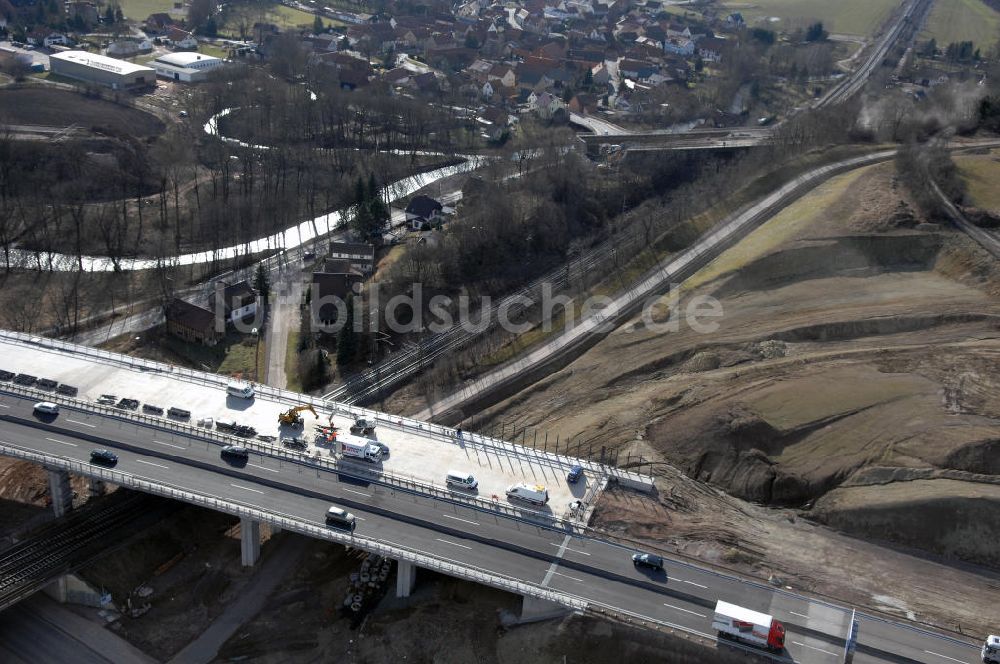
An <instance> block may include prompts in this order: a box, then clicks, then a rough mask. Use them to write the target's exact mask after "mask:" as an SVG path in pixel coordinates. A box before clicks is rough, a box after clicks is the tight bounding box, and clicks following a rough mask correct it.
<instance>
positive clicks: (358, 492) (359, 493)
mask: <svg viewBox="0 0 1000 664" xmlns="http://www.w3.org/2000/svg"><path fill="white" fill-rule="evenodd" d="M343 490H344V491H346V492H348V493H356V494H358V495H359V496H365V497H366V498H371V497H372V495H371V494H370V493H365V492H364V491H355V490H354V489H343Z"/></svg>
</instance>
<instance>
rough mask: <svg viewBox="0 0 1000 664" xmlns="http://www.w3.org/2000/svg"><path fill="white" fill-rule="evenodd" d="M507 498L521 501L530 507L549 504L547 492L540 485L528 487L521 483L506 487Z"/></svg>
mask: <svg viewBox="0 0 1000 664" xmlns="http://www.w3.org/2000/svg"><path fill="white" fill-rule="evenodd" d="M507 497H508V498H516V499H518V500H523V501H526V502H529V503H531V504H532V505H544V504H545V503H547V502H549V491H548V489H546V488H545V487H544V486H542V485H541V484H536V485H535V486H528V485H527V484H524V483H523V482H522V483H521V484H514V485H512V486H509V487H507Z"/></svg>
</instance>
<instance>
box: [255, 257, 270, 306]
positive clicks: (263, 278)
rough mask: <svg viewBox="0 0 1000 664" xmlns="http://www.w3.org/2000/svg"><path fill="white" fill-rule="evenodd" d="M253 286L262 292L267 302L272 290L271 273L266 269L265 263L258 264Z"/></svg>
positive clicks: (261, 294)
mask: <svg viewBox="0 0 1000 664" xmlns="http://www.w3.org/2000/svg"><path fill="white" fill-rule="evenodd" d="M253 287H254V288H255V289H256V290H257V292H258V293H260V296H261V297H262V298H264V301H265V302H267V296H268V294H269V293H270V292H271V275H270V274H269V273H268V271H267V270H266V269H264V265H263V263H261V264H258V265H257V271H256V272H254V275H253Z"/></svg>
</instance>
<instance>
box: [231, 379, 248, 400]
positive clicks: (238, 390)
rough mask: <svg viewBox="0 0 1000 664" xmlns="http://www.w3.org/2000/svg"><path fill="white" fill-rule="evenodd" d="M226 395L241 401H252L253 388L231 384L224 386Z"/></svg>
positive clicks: (241, 384)
mask: <svg viewBox="0 0 1000 664" xmlns="http://www.w3.org/2000/svg"><path fill="white" fill-rule="evenodd" d="M226 394H229V395H231V396H234V397H239V398H241V399H253V387H252V386H251V385H249V384H247V383H237V382H232V383H229V384H228V385H226Z"/></svg>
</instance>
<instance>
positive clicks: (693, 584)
mask: <svg viewBox="0 0 1000 664" xmlns="http://www.w3.org/2000/svg"><path fill="white" fill-rule="evenodd" d="M674 581H680V582H681V583H687V584H689V585H692V586H697V587H698V588H708V586H703V585H701V584H700V583H695V582H694V581H685V580H684V579H678V578H677V577H674Z"/></svg>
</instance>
